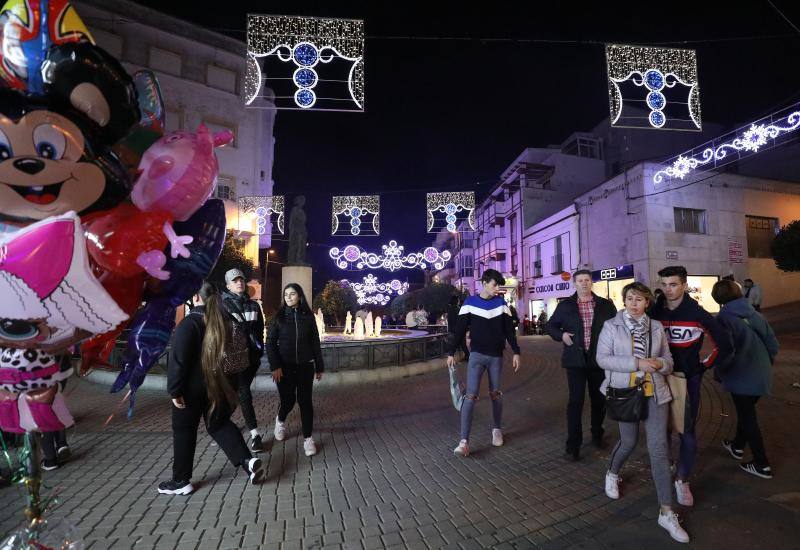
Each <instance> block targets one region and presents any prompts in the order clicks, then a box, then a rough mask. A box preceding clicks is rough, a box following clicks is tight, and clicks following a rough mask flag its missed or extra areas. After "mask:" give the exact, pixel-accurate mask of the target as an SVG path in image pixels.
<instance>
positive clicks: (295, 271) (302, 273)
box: [280, 265, 314, 307]
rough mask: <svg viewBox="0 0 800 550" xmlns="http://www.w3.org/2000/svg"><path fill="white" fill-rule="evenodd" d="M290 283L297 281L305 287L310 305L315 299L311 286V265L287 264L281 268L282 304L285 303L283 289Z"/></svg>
mask: <svg viewBox="0 0 800 550" xmlns="http://www.w3.org/2000/svg"><path fill="white" fill-rule="evenodd" d="M289 283H297V284H298V285H300V288H302V289H303V293H304V294H305V295H306V300H308V307H311V303H312V302H313V300H314V294H313V287H312V286H311V267H310V266H304V265H287V266H286V267H284V268H282V269H281V302H280V303H281V304H283V289H284V288H286V285H288V284H289Z"/></svg>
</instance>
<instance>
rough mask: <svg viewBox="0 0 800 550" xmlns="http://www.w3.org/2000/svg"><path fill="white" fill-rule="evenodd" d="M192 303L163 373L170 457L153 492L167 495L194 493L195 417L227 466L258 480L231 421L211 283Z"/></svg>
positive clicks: (232, 403) (221, 330)
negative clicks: (164, 477)
mask: <svg viewBox="0 0 800 550" xmlns="http://www.w3.org/2000/svg"><path fill="white" fill-rule="evenodd" d="M192 303H193V304H194V307H193V308H192V310H191V311H190V312H189V315H187V316H186V317H185V318H184V320H183V321H181V323H180V324H179V325H178V327H177V328H176V329H175V337H174V340H173V343H172V349H171V351H170V360H169V366H168V369H167V391H169V394H170V397H172V447H173V455H174V459H173V462H172V479H170V480H168V481H163V482H161V483H160V484H159V485H158V492H159V493H162V494H167V495H188V494H190V493H192V492H194V487H193V486H192V483H191V479H192V466H193V463H194V451H195V448H196V446H197V427H198V426H199V424H200V418H203V420H204V422H205V426H206V431H208V434H209V435H210V436H211V437H212V439H214V441H215V442H216V443H217V445H219V447H220V448H221V449H222V450H223V451H224V452H225V455H226V456H227V457H228V460H230V462H231V464H233V465H234V466H236V467H237V468H238V467H239V466H241V467H242V468H243V469H244V471H245V473H246V474H247V475H248V477H249V478H250V483H252V484H255V483H259V482H260V481H261V480H262V479H263V477H264V471H263V468H262V462H261V459H260V458H254V457H253V455H251V454H250V450H249V449H248V448H247V444H246V443H245V441H244V438H243V437H242V432H240V431H239V428H237V427H236V424H234V423H233V422H232V421H231V415H232V414H233V411H234V409H235V408H236V391H235V390H234V384H235V382H236V380H235V379H233V380H232V379H231V378H229V377H228V376H226V375H225V373H224V372H223V362H224V357H225V356H224V354H225V353H226V350H227V351H230V343H231V329H232V327H231V320H230V317H229V316H228V315H227V313H226V312H225V309H224V308H223V306H222V300H221V298H220V295H219V293H218V292H217V289H216V288H215V287H214V285H212V284H211V283H208V282H205V283H203V286H202V287H201V288H200V290H199V291H198V292H197V294H195V295H194V296H193V298H192Z"/></svg>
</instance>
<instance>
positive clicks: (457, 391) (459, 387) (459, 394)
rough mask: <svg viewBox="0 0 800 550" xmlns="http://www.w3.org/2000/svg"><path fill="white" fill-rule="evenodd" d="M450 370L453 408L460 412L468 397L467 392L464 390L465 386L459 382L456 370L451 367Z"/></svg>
mask: <svg viewBox="0 0 800 550" xmlns="http://www.w3.org/2000/svg"><path fill="white" fill-rule="evenodd" d="M449 370H450V397H451V398H452V399H453V406H454V407H455V408H456V410H457V411H460V410H461V407H462V406H464V399H466V397H467V390H466V389H465V388H464V385H463V384H462V383H461V382H459V381H458V376H456V368H455V367H449Z"/></svg>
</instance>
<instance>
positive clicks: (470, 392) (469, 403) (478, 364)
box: [461, 351, 503, 439]
mask: <svg viewBox="0 0 800 550" xmlns="http://www.w3.org/2000/svg"><path fill="white" fill-rule="evenodd" d="M502 369H503V358H502V357H493V356H491V355H484V354H482V353H477V352H475V351H473V352H472V353H470V354H469V362H468V363H467V398H466V399H465V400H464V405H463V406H462V407H461V439H469V432H470V429H471V428H472V414H473V411H474V409H475V401H477V400H478V392H479V391H480V388H481V379H482V378H483V373H484V372H486V371H489V397H491V399H492V416H493V418H494V425H493V426H492V427H493V428H496V429H498V430H499V429H500V423H501V421H502V418H503V392H501V391H500V373H501V372H502Z"/></svg>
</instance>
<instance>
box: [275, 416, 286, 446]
mask: <svg viewBox="0 0 800 550" xmlns="http://www.w3.org/2000/svg"><path fill="white" fill-rule="evenodd" d="M284 439H286V423H285V422H281V421H280V420H278V417H277V416H276V417H275V441H283V440H284Z"/></svg>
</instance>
